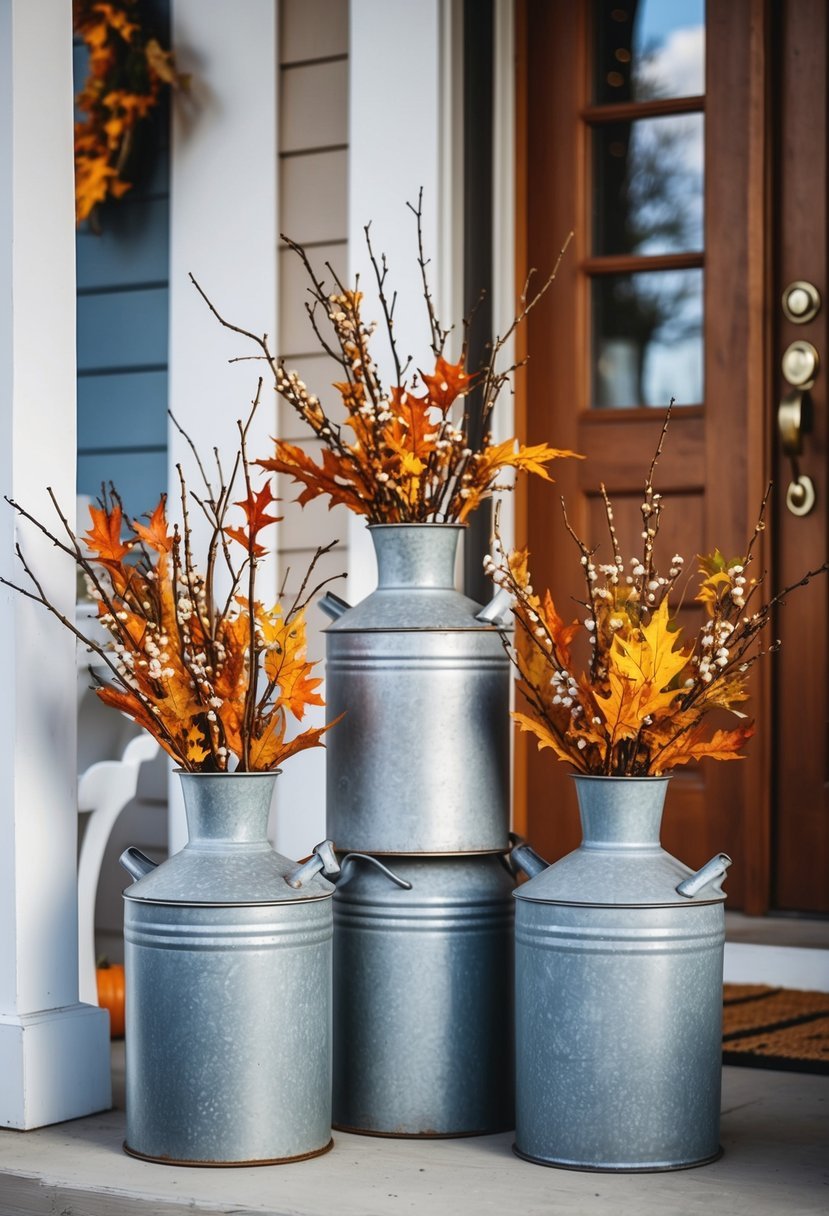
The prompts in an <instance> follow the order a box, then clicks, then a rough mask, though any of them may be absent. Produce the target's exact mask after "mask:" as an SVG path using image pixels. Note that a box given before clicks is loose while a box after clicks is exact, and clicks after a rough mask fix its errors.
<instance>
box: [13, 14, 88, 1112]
mask: <svg viewBox="0 0 829 1216" xmlns="http://www.w3.org/2000/svg"><path fill="white" fill-rule="evenodd" d="M44 82H45V85H44ZM47 485H50V486H52V488H53V489H54V491H55V493H56V495H57V498H58V500H59V501H60V502H61V503H62V504H63V505H64V507H65V509H66V512H67V515H68V516H69V518H70V520H71V519H72V518H73V517H74V504H75V231H74V164H73V157H72V6H71V3H70V0H0V491H2V493H4V494H9V495H11V496H13V497H15V498H17V499H19V500H20V501H22V502H23V503H24V504H26V506H27V507H28V508H29V509H30V510H31V511H32V512H33V513H34V514H35V515H38V516H39V517H41V518H43V519H54V514H53V512H52V509H51V507H50V504H49V501H48V498H47V495H46V492H45V487H46V486H47ZM0 505H2V511H0V533H2V537H3V543H2V546H0V569H2V572H3V574H4V576H5V577H6V578H10V579H13V580H14V581H18V582H19V581H20V579H21V578H24V577H25V576H23V575H22V573H21V570H20V567H19V564H18V563H17V561H16V559H15V557H14V538H15V520H14V517H13V512H12V511H11V509H10V508H8V507H6V505H5V504H0ZM17 534H18V536H19V539H20V542H21V544H22V546H23V547H24V548H25V551H26V554H27V556H28V557H29V558H31V561H32V564H33V566H34V568H35V569H36V571H37V572H38V574H39V575H40V576H42V580H43V583H44V587H45V590H46V593H47V595H48V596H49V597H50V599H51V601H52V602H53V603H54V604H56V605H57V606H58V607H59V608H60V609H61V610H62V611H63V612H64V614H65V615H66V616H67V617H69V618H70V619H71V618H72V617H73V616H74V612H75V571H74V566H73V563H72V562H71V561H69V560H68V559H67V560H61V559H60V557H58V556H57V555H56V554H55V550H54V548H53V547H52V545H51V544H49V542H47V541H45V539H44V538H43V537H42V536H40V535H39V534H38V533H35V532H34V531H33V530H32V529H31V528H28V529H24V528H19V529H17ZM0 670H2V672H3V696H2V698H0V774H2V775H1V776H0V1124H2V1125H3V1126H6V1127H14V1128H32V1127H38V1126H41V1125H43V1124H47V1123H55V1122H59V1121H62V1120H64V1119H72V1118H76V1117H78V1116H80V1115H86V1114H91V1113H92V1112H93V1111H98V1110H103V1109H105V1108H106V1107H108V1106H109V1105H110V1101H111V1097H110V1074H109V1019H108V1017H107V1014H106V1012H105V1011H103V1010H101V1009H98V1008H97V1007H92V1006H90V1005H82V1004H80V1003H79V1002H78V945H77V888H76V873H75V859H76V853H77V816H76V809H75V808H76V801H75V792H76V791H75V783H76V774H75V765H76V716H77V692H76V685H77V669H76V665H75V643H74V640H73V638H72V636H71V635H70V634H69V632H68V631H67V630H65V629H64V628H63V627H62V626H61V625H60V624H59V623H58V622H57V621H55V620H54V619H53V618H51V617H48V616H47V614H46V612H45V611H44V609H43V608H41V607H39V606H38V605H36V604H34V603H32V602H31V601H29V600H24V599H23V598H22V597H19V596H16V595H15V594H14V593H13V592H11V591H9V590H8V589H6V588H3V589H2V595H0Z"/></svg>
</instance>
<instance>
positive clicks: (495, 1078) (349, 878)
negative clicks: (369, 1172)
mask: <svg viewBox="0 0 829 1216" xmlns="http://www.w3.org/2000/svg"><path fill="white" fill-rule="evenodd" d="M371 862H372V859H371V858H368V859H365V858H364V859H362V860H350V859H346V861H344V862H343V875H342V877H341V879H340V881H339V883H338V886H337V891H336V894H335V896H334V947H335V949H334V1124H335V1126H337V1127H342V1128H347V1129H350V1130H353V1131H360V1132H365V1133H370V1134H375V1135H386V1136H458V1135H477V1134H483V1133H486V1132H497V1131H502V1130H504V1129H505V1128H510V1127H512V1126H513V1063H512V1038H513V1033H512V1032H513V1018H512V988H511V983H510V979H511V974H512V964H513V900H512V887H513V879H512V878H511V876H510V875H509V874H508V872H507V870H506V868H505V866H504V865H503V863H502V861H501V859H500V858H499V857H496V856H485V857H471V858H455V857H428V858H423V857H405V858H399V859H395V861H393V862H389V868H390V869H391V871H392V876H391V877H390V876H389V875H388V873H387V872H383V871H381V870H380V869H378V868H377V867H376V866H375V865H372V864H371ZM401 883H403V884H409V885H408V887H406V886H402V885H400V884H401Z"/></svg>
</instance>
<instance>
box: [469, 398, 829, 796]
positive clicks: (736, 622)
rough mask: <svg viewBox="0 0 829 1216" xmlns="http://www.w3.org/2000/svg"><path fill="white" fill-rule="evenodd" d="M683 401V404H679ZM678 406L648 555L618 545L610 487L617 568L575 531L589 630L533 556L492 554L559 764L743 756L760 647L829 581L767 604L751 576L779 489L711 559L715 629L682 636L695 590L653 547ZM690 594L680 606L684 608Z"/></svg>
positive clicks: (628, 765)
mask: <svg viewBox="0 0 829 1216" xmlns="http://www.w3.org/2000/svg"><path fill="white" fill-rule="evenodd" d="M672 404H673V403H672ZM670 414H671V410H670V408H669V410H668V413H667V416H666V419H665V423H664V426H663V428H662V432H661V435H660V439H659V444H658V446H657V450H656V453H655V455H654V457H653V460H652V461H651V465H650V469H649V471H648V476H647V479H646V481H645V490H644V497H643V501H642V504H641V513H642V524H643V527H642V541H643V548H642V553H641V555H640V556H638V557H634V558H632V559H630V561H629V562H628V563H627V564H626V563H625V561H624V558H623V556H622V553H621V551H620V547H619V541H618V537H617V533H616V528H615V525H614V517H613V507H612V504H611V502H610V500H609V498H608V495H607V493H606V491H605V487H604V486H602V487H601V490H602V495H603V498H604V505H605V514H606V518H607V525H608V531H609V535H610V547H611V550H612V560H609V561H607V562H606V563H599V564H597V563H596V562H595V561H594V556H595V554H596V551H597V548H595V547H594V548H589V547H588V546H587V544H585V542H584V541H583V540H582V539H581V538H580V537H579V536H578V535H577V534H576V532H575V531H574V530H573V528H572V527H571V526H570V523H569V520H568V519H567V513H566V509H565V508H564V500H563V499H562V509H563V510H564V520H565V525H566V527H567V530H568V532H569V533H570V535H571V536H572V538H573V540H574V541H575V543H576V545H577V546H578V549H579V553H580V555H581V564H582V567H583V570H584V576H585V583H586V598H585V599H584V600H583V601H578V602H579V603H580V604H581V606H582V607H583V608H584V609H585V610H586V615H585V617H584V618H583V619H582V620H574V621H572V622H570V623H566V622H565V620H564V618H563V617H562V616H561V615H560V614H559V612H558V610H557V608H556V606H555V603H554V601H553V598H552V596H551V594H550V592H549V591H545V592H544V594H543V595H538V594H536V592H535V590H534V589H533V586H532V582H531V575H530V571H529V565H528V562H529V555H528V553H527V551H526V550H518V551H513V552H511V553H506V552H505V551H504V548H503V546H502V544H501V542H500V539H499V538H498V535H497V528H496V536H495V540H494V550H493V552H494V557H488V558H486V559H485V567H486V569H487V572H488V573H489V574H490V575H491V577H492V578H493V580H494V581H495V582H496V583H497V584H498V585H499V586H500V587H503V588H506V590H507V591H509V593H510V595H511V596H512V597H513V601H514V613H515V623H516V638H515V644H514V646H511V645H509V643H508V642H506V641H505V645H507V648H508V650H509V652H510V657H511V658H512V660H513V662H514V664H515V666H516V668H517V670H518V675H519V681H518V687H519V689H520V691H521V693H522V694H523V696H524V699H525V701H526V704H527V707H528V712H527V713H520V712H518V713H514V714H513V717H514V718H515V720H516V721H517V723H518V725H519V726H520V727H521V729H522V730H525V731H528V732H530V733H532V734H533V735H535V736H536V739H537V741H538V746H539V748H540V749H541V748H545V747H549V748H551V749H552V751H553V752H554V753H555V755H556V756H557V757H558V758H559V759H560V760H565V761H567V762H569V763H570V764H572V765H573V766H574V768H575V769H576V770H577V771H578V772H580V773H588V774H593V775H604V776H614V777H617V776H635V777H643V776H656V775H658V774H661V773H664V772H666V771H668V770H670V769H673V768H676V767H677V766H678V765H681V764H686V763H687V762H688V761H689V760H697V759H701V758H704V757H709V758H711V759H715V760H736V759H740V758H741V755H740V751H741V748H742V747H743V745H744V744H745V742H746V740H747V739H749V738H750V737H751V735H752V733H753V727H752V723H751V722H749V721H748V720H747V718H746V715H745V713H744V712H743V711H742V709H741V708H740V706H742V705H743V704H744V703H745V702H746V701H747V700H748V696H749V693H748V688H747V682H748V674H749V672H750V670H751V668H752V666H753V665H754V663H755V662H756V661H757V659H758V658H760V657H761V655H763V654H768V653H771V652H773V651H774V650H776V649H777V648H778V646H779V642H772V643H771V644H770V645H769V646H768V647H767V648H766V650H760V649H758V645H757V644H758V641H759V638H760V637H761V635H762V634H763V632H764V631H765V630H766V629H767V627H768V626H769V624H770V622H771V618H772V611H773V609H774V608H775V606H776V605H779V604H782V603H783V602H784V600H785V598H786V596H787V595H788V594H789V592H791V591H792V590H794V588H795V587H800V586H805V585H806V584H807V583H808V582H809V581H810V580H811V579H812V578H814V577H815V576H816V575H818V574H821V573H825V572H826V570H827V564H826V563H824V565H823V566H821V567H820V568H819V569H818V570H812V571H809V572H808V573H807V574H805V575H804V576H803V578H802V579H801V580H800V581H799V582H797V583H794V584H792V586H790V587H786V588H784V589H783V590H782V591H781V592H779V594H777V595H775V596H773V597H772V598H770V599H769V600H768V601H766V602H765V603H759V602H758V601H759V599H760V597H761V594H762V593H761V587H762V583H763V578H762V576H761V577H759V578H753V577H751V575H750V573H749V572H750V568H751V565H752V562H753V560H754V553H753V550H754V546H755V542H756V540H757V537H758V535H759V534H760V533H761V532H762V531H763V530H764V528H765V511H766V505H767V502H768V498H769V493H770V490H771V487H769V489H768V490H767V491H766V495H765V497H764V499H763V502H762V504H761V508H760V513H759V518H758V520H757V523H756V525H755V528H754V533H753V535H752V537H751V539H750V541H749V542H748V545H747V546H746V550H745V552H744V553H743V554H741V555H739V556H738V557H733V558H726V557H724V556H723V554H722V553H721V552H720V551H719V550H718V549H715V551H714V552H713V553H712V554H709V555H707V556H703V557H700V558H699V570H698V573H699V576H700V581H699V585H698V588H697V594H696V597H695V599H696V601H697V602H698V603H699V604H700V605H701V606H702V608H703V609H704V612H705V621H704V623H703V624H702V625H701V627H700V629H699V631H698V633H697V636H696V638H693V639H687V640H686V639H684V638H683V637H682V628H681V626H680V625H679V623H678V620H677V609H678V607H679V605H678V604H677V605H673V606H672V604H671V599H672V596H673V593H674V592H675V591H676V590H677V587H678V584H680V582H682V583H683V588H682V594H684V589H685V586H687V584H688V582H689V581H690V580H689V578H686V576H685V574H684V565H685V563H684V561H683V558H682V556H681V555H680V554H678V553H676V554H674V555H673V557H672V558H671V562H670V565H669V566H668V571H667V574H661V573H659V571H658V569H657V566H656V564H655V556H654V549H655V542H656V538H657V535H658V532H659V525H660V518H661V515H662V511H663V509H664V502H663V498H662V495H661V494H659V493H657V492H656V490H655V489H654V472H655V469H656V465H657V461H658V459H659V456H660V454H661V452H662V446H663V443H664V440H665V435H666V432H667V428H668V423H669V420H670ZM681 599H682V595H680V603H681ZM579 635H581V636H582V637H584V635H586V636H587V638H588V639H589V646H590V660H589V664H588V667H587V670H586V671H583V672H581V673H580V674H576V669H575V666H576V665H575V662H574V657H573V645H574V643H575V641H576V639H577V637H578V636H579ZM715 709H720V710H727V711H728V712H729V713H731V714H733V715H735V716H736V717H737V718H739V719H741V722H740V724H739V725H738V726H737V727H735V728H734V729H731V730H724V729H717V730H711V729H710V728H709V727H708V725H707V723H706V721H705V719H706V716H707V715H708V714H709V713H710V712H711V711H712V710H715Z"/></svg>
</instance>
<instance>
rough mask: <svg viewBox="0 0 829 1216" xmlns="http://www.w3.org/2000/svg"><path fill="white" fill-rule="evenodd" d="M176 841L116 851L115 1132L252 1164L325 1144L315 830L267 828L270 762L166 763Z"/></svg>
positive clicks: (323, 927) (139, 1142)
mask: <svg viewBox="0 0 829 1216" xmlns="http://www.w3.org/2000/svg"><path fill="white" fill-rule="evenodd" d="M180 775H181V781H182V787H183V790H184V798H185V808H186V812H187V825H188V831H189V842H188V844H187V845H186V846H185V848H184V849H183V850H182V851H181V852H180V853H177V854H176V855H175V856H173V857H171V858H169V860H167V861H165V862H164V863H163V864H162V865H160V866H158V867H155V866H154V865H153V863H152V862H151V861H150V860H149V859H148V858H146V857H144V855H143V854H141V853H139V852H138V850H137V849H128V850H127V852H126V853H125V854H124V855H123V857H122V858H121V860H122V863H123V864H124V865H125V867H126V869H127V870H128V871H129V872H130V874H131V875H132V876H133V878H135V879H136V880H137V881H135V882H134V883H133V885H132V886H130V887H128V888H127V890H126V891H125V892H124V922H125V923H124V940H125V962H126V984H127V1010H126V1055H127V1102H126V1105H127V1138H126V1142H125V1145H124V1147H125V1149H126V1151H127V1152H128V1153H130V1154H132V1155H133V1156H136V1157H143V1158H147V1159H149V1160H152V1161H162V1162H169V1163H178V1164H184V1165H255V1164H270V1163H276V1162H281V1161H295V1160H299V1159H302V1158H304V1157H315V1156H317V1155H319V1154H320V1153H324V1152H325V1151H326V1150H327V1149H328V1148H330V1147H331V1143H332V1141H331V941H332V914H331V895H332V893H333V889H334V888H333V887H332V886H331V884H330V883H328V882H326V880H325V879H324V878H322V877H321V875H320V873H319V871H320V870H322V869H325V870H326V871H327V872H337V871H338V868H339V867H338V866H337V863H336V859H335V857H334V854H333V849H332V848H331V846H330V842H326V843H325V844H324V845H320V846H318V850H317V851H315V855H314V856H313V857H312V858H311V860H310V861H309V862H306V863H305V865H303V866H297V864H296V863H295V862H292V861H289V860H288V858H286V857H281V856H280V855H279V854H278V853H276V852H274V850H273V849H272V848H271V846H270V844H269V842H268V839H267V836H266V831H267V824H268V812H269V808H270V802H271V794H272V792H273V783H274V779H275V776H276V774H275V773H219V774H203V773H181V774H180Z"/></svg>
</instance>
